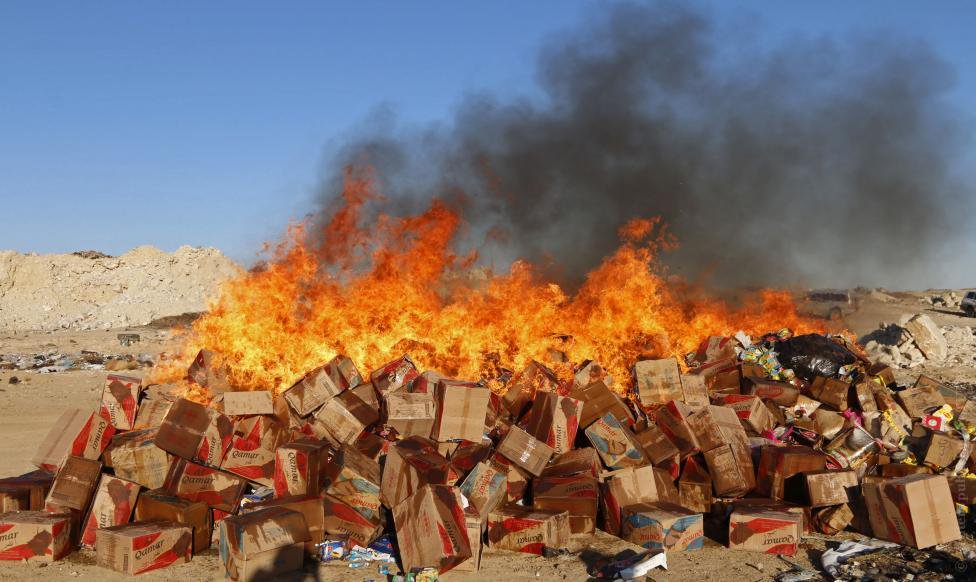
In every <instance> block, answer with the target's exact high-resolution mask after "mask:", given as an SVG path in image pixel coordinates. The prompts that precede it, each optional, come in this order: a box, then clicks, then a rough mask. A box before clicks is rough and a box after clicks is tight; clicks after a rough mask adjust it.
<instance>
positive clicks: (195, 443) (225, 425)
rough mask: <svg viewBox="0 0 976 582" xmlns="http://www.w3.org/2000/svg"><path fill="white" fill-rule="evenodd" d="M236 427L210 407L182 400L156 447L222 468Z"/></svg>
mask: <svg viewBox="0 0 976 582" xmlns="http://www.w3.org/2000/svg"><path fill="white" fill-rule="evenodd" d="M233 436H234V424H233V423H232V422H231V420H230V419H229V418H228V417H226V416H225V415H223V414H221V413H219V412H217V411H216V410H215V409H213V408H210V407H209V406H204V405H202V404H199V403H196V402H193V401H191V400H186V399H185V398H180V399H179V400H177V401H176V402H174V403H173V406H172V407H171V408H170V409H169V412H168V413H167V414H166V418H164V419H163V423H162V425H160V427H159V432H158V433H156V439H155V443H156V446H157V447H159V448H161V449H163V450H164V451H167V452H170V453H173V454H174V455H176V456H178V457H183V458H184V459H190V460H196V461H199V462H201V463H203V464H205V465H210V466H211V467H219V466H220V463H221V462H222V461H223V460H224V454H225V453H226V452H227V449H228V448H230V443H231V438H232V437H233Z"/></svg>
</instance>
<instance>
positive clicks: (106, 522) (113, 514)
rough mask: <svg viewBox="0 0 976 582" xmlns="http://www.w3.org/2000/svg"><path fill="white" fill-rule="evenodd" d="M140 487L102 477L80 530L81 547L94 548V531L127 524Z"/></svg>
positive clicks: (131, 483) (135, 484) (129, 482)
mask: <svg viewBox="0 0 976 582" xmlns="http://www.w3.org/2000/svg"><path fill="white" fill-rule="evenodd" d="M140 488H141V487H140V485H139V484H138V483H133V482H132V481H126V480H125V479H119V478H118V477H113V476H111V475H102V478H101V479H100V480H99V482H98V489H96V490H95V500H94V501H92V506H91V509H90V510H89V511H88V517H87V518H86V519H85V525H84V527H82V530H81V545H82V546H85V547H87V548H94V547H95V530H97V529H98V528H102V527H112V526H116V525H124V524H127V523H129V518H131V517H132V511H133V510H134V509H135V507H136V499H137V498H138V497H139V489H140Z"/></svg>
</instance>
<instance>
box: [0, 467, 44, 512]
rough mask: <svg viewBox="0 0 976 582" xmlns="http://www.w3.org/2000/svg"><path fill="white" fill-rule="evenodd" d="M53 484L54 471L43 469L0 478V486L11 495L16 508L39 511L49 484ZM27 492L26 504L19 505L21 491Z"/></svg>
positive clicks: (42, 507)
mask: <svg viewBox="0 0 976 582" xmlns="http://www.w3.org/2000/svg"><path fill="white" fill-rule="evenodd" d="M53 484H54V473H50V472H48V471H45V470H43V469H38V470H36V471H30V472H29V473H24V474H23V475H18V476H17V477H4V478H2V479H0V487H2V488H3V491H4V492H5V493H6V494H9V495H11V496H12V497H13V498H14V499H19V501H17V505H18V509H20V510H30V511H41V510H43V509H44V500H45V499H46V498H47V493H48V491H50V490H51V485H53ZM20 492H26V494H27V506H26V507H20V505H21V504H22V503H23V497H22V495H23V493H20ZM4 511H9V510H4Z"/></svg>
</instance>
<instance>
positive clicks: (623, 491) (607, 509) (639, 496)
mask: <svg viewBox="0 0 976 582" xmlns="http://www.w3.org/2000/svg"><path fill="white" fill-rule="evenodd" d="M601 478H602V479H603V480H604V482H603V487H602V492H603V495H602V496H601V498H600V501H601V503H602V504H603V509H604V511H603V514H604V530H605V531H607V532H608V533H611V534H613V535H615V536H619V535H620V528H621V519H622V513H621V510H622V509H623V508H624V507H626V506H628V505H636V504H638V503H654V502H656V501H669V502H672V503H677V502H678V490H677V489H676V488H675V486H674V480H673V479H672V478H671V475H670V474H669V473H668V472H667V471H666V470H664V469H659V468H657V467H651V466H649V465H647V466H644V467H637V468H634V467H628V468H626V469H620V470H618V471H611V472H609V473H604V474H602V475H601Z"/></svg>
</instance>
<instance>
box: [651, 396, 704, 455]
mask: <svg viewBox="0 0 976 582" xmlns="http://www.w3.org/2000/svg"><path fill="white" fill-rule="evenodd" d="M694 410H695V409H693V408H691V407H690V406H688V405H687V404H684V403H682V402H677V401H671V402H669V403H667V405H665V406H662V407H661V408H658V409H657V411H656V412H655V415H654V418H655V420H656V421H657V426H658V427H659V428H660V429H661V431H663V432H664V434H665V436H667V437H668V440H670V441H671V442H672V443H673V444H674V446H675V447H677V448H678V450H679V451H680V452H681V455H682V456H688V455H690V454H692V453H694V452H695V451H696V450H698V440H697V439H696V438H695V433H694V432H693V431H692V430H691V427H690V426H688V417H689V416H691V414H692V412H694Z"/></svg>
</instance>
